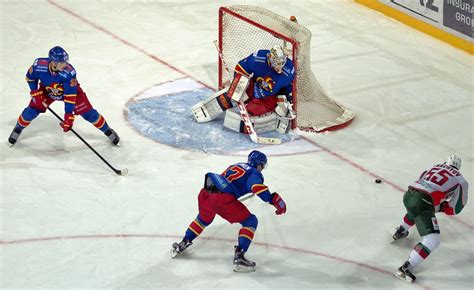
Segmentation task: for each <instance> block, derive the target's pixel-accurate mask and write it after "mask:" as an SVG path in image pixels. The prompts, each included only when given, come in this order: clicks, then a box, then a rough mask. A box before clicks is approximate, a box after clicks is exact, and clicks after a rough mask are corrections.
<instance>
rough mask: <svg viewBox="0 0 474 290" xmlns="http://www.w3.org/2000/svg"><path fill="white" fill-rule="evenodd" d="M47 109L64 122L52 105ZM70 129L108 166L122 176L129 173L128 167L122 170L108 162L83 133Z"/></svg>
mask: <svg viewBox="0 0 474 290" xmlns="http://www.w3.org/2000/svg"><path fill="white" fill-rule="evenodd" d="M47 109H48V110H49V111H50V112H51V113H52V114H53V115H54V116H55V117H56V118H58V120H59V121H61V122H64V120H63V119H62V118H61V117H59V116H58V114H56V112H55V111H53V109H51V108H50V107H47ZM70 131H71V132H72V133H74V135H76V136H77V138H79V139H80V140H81V141H82V142H83V143H84V144H86V146H87V147H89V149H90V150H92V152H94V153H95V155H97V156H98V157H99V158H100V159H101V160H102V161H104V163H105V164H107V166H109V167H110V169H112V170H113V171H114V172H115V173H116V174H118V175H122V176H125V175H127V174H128V169H127V168H124V169H122V170H118V169H116V168H114V167H113V166H112V165H110V163H109V162H107V160H105V158H104V157H102V156H101V155H100V154H99V153H97V151H95V149H94V148H92V146H91V145H89V143H87V141H86V140H84V139H83V138H82V137H81V135H79V134H78V133H77V132H76V131H74V129H72V128H71V129H70Z"/></svg>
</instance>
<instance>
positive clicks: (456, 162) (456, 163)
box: [445, 154, 461, 170]
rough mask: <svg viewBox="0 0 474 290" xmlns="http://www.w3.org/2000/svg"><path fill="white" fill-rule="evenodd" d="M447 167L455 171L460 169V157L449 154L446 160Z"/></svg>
mask: <svg viewBox="0 0 474 290" xmlns="http://www.w3.org/2000/svg"><path fill="white" fill-rule="evenodd" d="M445 163H446V164H447V165H449V166H452V167H454V168H456V169H457V170H459V169H461V157H459V156H458V155H456V154H451V155H449V156H448V158H446V162H445Z"/></svg>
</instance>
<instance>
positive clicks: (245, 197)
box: [239, 192, 255, 202]
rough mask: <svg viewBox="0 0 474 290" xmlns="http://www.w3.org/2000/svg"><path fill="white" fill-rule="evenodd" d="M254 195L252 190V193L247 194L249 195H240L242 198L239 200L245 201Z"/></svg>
mask: <svg viewBox="0 0 474 290" xmlns="http://www.w3.org/2000/svg"><path fill="white" fill-rule="evenodd" d="M254 196H255V193H253V192H252V193H251V194H249V195H247V196H242V197H240V198H239V201H240V202H243V201H246V200H247V199H251V198H252V197H254Z"/></svg>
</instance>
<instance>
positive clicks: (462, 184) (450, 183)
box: [410, 164, 468, 215]
mask: <svg viewBox="0 0 474 290" xmlns="http://www.w3.org/2000/svg"><path fill="white" fill-rule="evenodd" d="M410 187H411V188H414V189H417V190H419V191H422V192H425V193H427V194H429V195H430V196H431V197H432V198H433V200H434V203H435V211H436V212H439V210H440V206H439V205H440V203H442V202H444V201H446V202H448V204H449V209H448V210H447V211H445V212H446V213H447V214H451V215H455V214H458V213H460V212H461V210H462V209H463V207H464V206H465V205H466V203H467V193H468V183H467V181H466V179H464V177H463V176H462V175H461V173H459V171H458V170H457V169H456V168H454V167H451V166H449V165H446V164H438V165H435V166H433V168H431V169H430V170H427V171H425V172H423V174H422V175H421V176H420V179H418V180H417V181H415V182H413V183H412V184H411V185H410ZM440 193H441V194H440ZM440 196H441V197H442V198H441V200H435V199H439V198H440Z"/></svg>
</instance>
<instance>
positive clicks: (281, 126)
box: [192, 46, 296, 134]
mask: <svg viewBox="0 0 474 290" xmlns="http://www.w3.org/2000/svg"><path fill="white" fill-rule="evenodd" d="M294 71H295V69H294V66H293V62H292V61H291V59H289V58H288V57H287V56H286V54H285V53H284V50H283V48H282V47H281V46H274V47H272V48H271V49H270V50H259V51H257V52H255V53H253V54H251V55H250V56H248V57H247V58H245V59H243V60H241V61H239V63H238V64H237V65H236V67H235V69H234V72H235V73H234V79H233V80H232V83H231V85H230V86H229V87H228V88H224V89H223V90H221V91H219V92H217V93H215V94H214V95H212V96H211V97H209V98H208V99H207V100H205V101H203V102H199V103H198V104H196V105H194V106H193V109H192V110H193V113H194V117H195V119H196V121H197V122H198V123H203V122H209V121H212V120H214V119H216V118H217V117H219V116H220V115H221V114H222V113H223V112H225V118H224V126H225V127H227V128H229V129H231V130H233V131H237V132H241V133H247V132H246V129H245V125H244V122H243V120H242V118H241V115H240V113H239V111H238V110H229V109H231V108H232V107H234V104H233V103H232V101H235V102H239V101H242V102H244V103H245V104H246V105H245V106H246V108H247V111H248V113H249V114H250V116H251V117H250V119H251V122H252V123H253V126H254V129H255V131H256V132H257V133H265V132H270V131H275V130H276V131H278V132H279V133H280V134H284V133H285V132H286V131H287V130H288V129H289V127H290V126H289V124H290V122H291V120H293V119H294V118H295V117H296V113H295V111H294V110H293V107H292V90H293V85H292V83H293V79H294V77H295V74H294Z"/></svg>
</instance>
